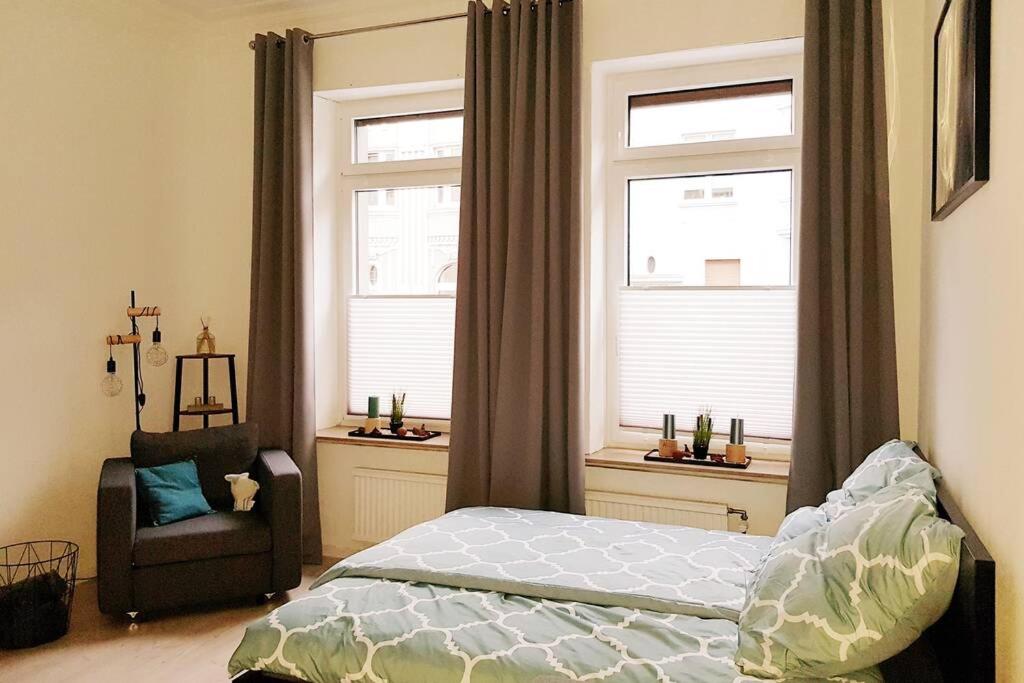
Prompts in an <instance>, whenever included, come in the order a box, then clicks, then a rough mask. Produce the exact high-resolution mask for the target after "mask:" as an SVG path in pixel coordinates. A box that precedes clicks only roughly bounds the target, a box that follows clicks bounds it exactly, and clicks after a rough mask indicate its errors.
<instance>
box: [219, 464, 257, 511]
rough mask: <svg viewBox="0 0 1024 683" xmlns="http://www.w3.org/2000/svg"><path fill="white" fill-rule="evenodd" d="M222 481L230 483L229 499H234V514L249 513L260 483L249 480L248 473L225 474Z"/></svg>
mask: <svg viewBox="0 0 1024 683" xmlns="http://www.w3.org/2000/svg"><path fill="white" fill-rule="evenodd" d="M224 481H227V482H230V483H231V497H232V498H234V499H235V508H234V510H235V512H249V511H251V510H252V506H253V505H254V504H255V502H256V492H257V491H259V490H260V483H259V482H258V481H254V480H252V479H250V478H249V473H248V472H242V473H241V474H225V475H224Z"/></svg>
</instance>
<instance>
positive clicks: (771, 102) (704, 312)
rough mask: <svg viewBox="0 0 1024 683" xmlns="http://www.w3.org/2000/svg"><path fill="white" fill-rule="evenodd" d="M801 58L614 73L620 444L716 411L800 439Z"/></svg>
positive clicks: (614, 425) (718, 420)
mask: <svg viewBox="0 0 1024 683" xmlns="http://www.w3.org/2000/svg"><path fill="white" fill-rule="evenodd" d="M800 68H801V65H800V57H799V55H798V53H797V51H796V50H790V53H789V54H780V53H779V52H776V53H775V54H774V55H773V56H771V57H768V58H765V59H757V60H756V61H754V60H751V61H741V60H736V61H731V62H723V63H701V64H693V65H690V66H685V67H682V68H677V69H659V70H657V71H653V70H652V71H645V72H633V73H623V74H616V75H613V76H610V77H609V87H608V88H607V93H608V94H607V97H608V101H607V103H606V112H607V115H606V120H607V122H608V127H609V128H608V132H607V135H606V136H605V139H606V140H607V143H606V144H607V145H608V147H609V150H610V153H609V154H607V155H606V159H607V160H606V162H605V167H604V178H605V182H606V184H607V197H608V200H607V202H608V204H607V209H606V211H607V214H606V215H607V234H608V245H607V251H608V254H609V255H615V254H622V258H621V259H619V258H614V257H611V258H608V259H607V264H608V265H607V272H606V277H607V282H608V289H607V300H608V308H609V315H608V323H607V324H608V336H609V338H610V339H614V340H615V348H614V350H611V351H609V353H608V354H607V356H608V359H609V360H608V378H607V384H608V400H607V404H606V409H605V413H606V416H607V424H608V428H607V430H606V441H607V442H608V443H610V444H623V445H630V444H638V443H644V444H650V443H651V440H652V439H654V438H656V433H653V434H652V432H654V430H658V429H659V428H660V426H661V416H662V414H663V413H674V414H675V415H676V424H677V425H678V426H679V427H680V428H681V429H682V430H686V429H687V428H688V427H689V426H690V425H692V423H693V421H694V420H695V418H696V416H697V414H698V413H699V412H700V411H701V409H702V408H703V407H705V406H711V410H712V415H713V417H714V418H715V432H716V433H718V434H728V428H729V418H731V417H742V418H744V419H745V426H746V433H747V435H748V436H750V437H752V438H755V439H756V438H758V437H760V438H765V439H782V440H785V439H789V438H790V436H791V432H792V395H793V381H794V372H795V355H796V354H795V349H796V291H795V287H794V279H793V253H794V246H795V240H796V235H797V233H798V224H797V215H796V207H797V206H798V204H799V202H798V198H799V187H798V181H797V179H798V178H799V164H800V150H799V144H800V143H799V130H800V128H799V120H798V119H794V112H796V111H799V97H800V88H801V82H800V79H801V74H800ZM695 143H700V144H699V146H698V145H696V144H695Z"/></svg>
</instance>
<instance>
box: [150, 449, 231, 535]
mask: <svg viewBox="0 0 1024 683" xmlns="http://www.w3.org/2000/svg"><path fill="white" fill-rule="evenodd" d="M135 480H136V482H138V485H139V493H140V494H141V497H142V501H143V504H144V505H145V506H146V509H147V510H148V511H149V518H150V519H151V520H152V521H153V526H161V525H163V524H170V523H172V522H180V521H181V520H183V519H191V518H192V517H199V516H200V515H208V514H210V513H211V512H213V508H211V507H210V504H209V503H208V502H206V497H205V496H204V495H203V490H202V489H201V488H200V487H199V472H198V471H197V470H196V464H195V463H194V462H192V461H191V460H183V461H182V462H174V463H171V464H170V465H160V466H158V467H139V468H137V469H136V470H135Z"/></svg>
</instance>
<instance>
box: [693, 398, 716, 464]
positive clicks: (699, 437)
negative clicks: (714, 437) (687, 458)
mask: <svg viewBox="0 0 1024 683" xmlns="http://www.w3.org/2000/svg"><path fill="white" fill-rule="evenodd" d="M713 424H714V423H713V422H712V420H711V409H710V408H705V409H704V411H703V412H702V413H701V414H700V415H698V416H697V424H696V425H695V426H694V428H693V457H694V458H696V459H698V460H703V459H705V458H706V457H708V449H709V448H710V447H711V433H712V427H713Z"/></svg>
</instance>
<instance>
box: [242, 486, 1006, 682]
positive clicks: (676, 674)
mask: <svg viewBox="0 0 1024 683" xmlns="http://www.w3.org/2000/svg"><path fill="white" fill-rule="evenodd" d="M939 498H940V512H941V514H942V515H943V516H944V517H946V518H947V519H950V520H951V521H953V522H954V523H956V524H957V525H958V526H960V527H961V528H962V529H964V530H965V532H966V537H965V538H964V541H963V544H962V546H963V547H962V552H961V567H960V576H959V581H958V584H957V589H956V592H955V594H954V598H953V603H952V606H951V607H950V609H949V610H948V612H947V613H946V616H944V617H943V618H942V620H940V622H939V623H937V624H935V625H934V626H933V627H932V628H931V629H929V631H928V632H926V634H925V636H923V637H922V638H921V639H920V640H919V641H918V642H917V643H915V645H914V646H913V647H911V648H910V649H908V650H907V651H906V652H904V653H902V654H901V655H900V656H898V657H896V658H894V659H893V660H891V661H890V662H886V663H884V664H883V665H882V667H881V669H877V668H872V669H869V670H865V671H861V672H857V673H855V674H847V675H846V676H844V677H836V678H832V679H828V680H835V681H859V682H864V683H867V682H871V681H881V680H883V676H884V680H886V681H899V680H915V681H928V680H937V681H938V680H947V681H991V680H994V670H993V666H994V665H993V661H994V633H993V623H994V565H993V563H992V560H991V557H990V556H989V555H988V553H987V551H986V550H985V548H984V546H983V545H982V544H981V542H980V540H979V539H978V538H977V536H976V534H974V532H973V530H972V529H971V528H970V525H969V524H968V523H967V521H966V520H965V519H964V518H963V516H962V515H961V514H960V513H959V511H958V510H957V508H956V507H955V506H954V505H953V504H952V502H951V501H950V500H949V498H948V496H947V495H946V494H945V492H944V491H943V489H942V488H941V487H940V489H939ZM771 541H772V539H771V538H769V537H758V536H746V535H742V534H734V533H728V532H715V531H705V530H701V529H691V528H685V527H672V526H664V525H657V524H645V523H638V522H626V521H619V520H608V519H601V518H593V517H582V516H576V515H565V514H560V513H551V512H537V511H523V510H512V509H506V508H469V509H465V510H459V511H456V512H454V513H449V514H448V515H445V516H444V517H441V518H439V519H437V520H434V521H431V522H427V523H425V524H422V525H418V526H416V527H413V528H412V529H410V530H408V531H406V532H403V533H402V534H399V535H398V536H396V537H395V538H393V539H391V540H390V541H387V542H385V543H383V544H380V545H378V546H374V547H373V548H370V549H368V550H366V551H363V552H361V553H358V554H356V555H354V556H352V557H351V558H348V559H346V560H344V561H342V562H340V563H338V564H337V565H335V566H334V567H332V568H331V569H330V570H328V571H327V572H326V573H325V574H324V575H323V576H321V577H320V578H319V579H318V580H317V581H316V582H315V584H314V586H313V588H312V589H311V591H310V592H309V593H308V594H307V595H305V596H303V597H301V598H298V599H297V600H293V601H292V602H290V603H288V604H286V605H283V606H281V607H280V608H278V609H276V610H274V611H273V612H272V613H271V614H269V615H268V616H267V617H265V618H263V619H260V620H258V621H256V622H254V623H253V624H251V625H250V626H249V627H248V628H247V629H246V633H245V636H244V638H243V640H242V642H241V644H240V645H239V647H238V649H237V650H236V652H235V653H234V655H233V656H232V658H231V661H230V663H229V672H230V673H231V674H232V675H233V676H235V677H236V678H237V679H238V680H243V681H247V682H251V681H260V680H292V681H294V680H308V681H384V680H387V681H393V682H395V683H402V682H407V681H428V682H430V683H434V682H438V683H442V682H446V681H452V682H460V681H462V682H470V681H472V682H474V683H477V682H480V681H510V682H511V681H534V682H536V683H551V682H553V681H565V680H593V681H610V682H612V683H618V682H621V681H648V680H650V681H656V680H657V681H694V682H697V681H700V682H702V683H717V682H719V681H722V682H723V683H724V682H729V683H739V682H744V681H751V682H752V681H758V680H761V679H756V678H752V677H748V676H744V675H742V674H741V673H740V672H739V671H738V670H737V669H736V667H735V665H734V663H733V660H734V655H735V651H736V647H737V626H736V623H735V622H736V617H737V615H738V611H739V609H740V608H741V606H742V603H743V600H744V596H745V591H746V586H747V581H748V580H749V578H750V576H751V574H752V572H754V571H755V570H756V568H757V565H758V562H759V560H760V559H761V557H762V556H763V554H764V553H765V551H766V549H767V547H768V545H769V544H770V543H771ZM954 646H955V647H954ZM803 680H808V679H803Z"/></svg>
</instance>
